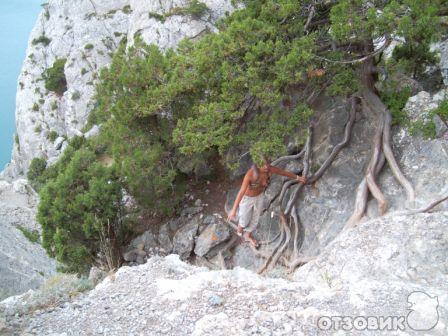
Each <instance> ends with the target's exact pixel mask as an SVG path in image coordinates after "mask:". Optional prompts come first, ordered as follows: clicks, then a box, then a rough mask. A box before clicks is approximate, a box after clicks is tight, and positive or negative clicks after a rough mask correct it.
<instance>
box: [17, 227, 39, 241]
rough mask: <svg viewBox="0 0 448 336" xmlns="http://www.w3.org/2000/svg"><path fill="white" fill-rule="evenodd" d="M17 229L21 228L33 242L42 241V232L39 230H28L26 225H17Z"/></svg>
mask: <svg viewBox="0 0 448 336" xmlns="http://www.w3.org/2000/svg"><path fill="white" fill-rule="evenodd" d="M17 229H19V230H20V231H21V232H22V233H23V235H24V236H25V237H26V238H27V239H28V240H29V241H30V242H32V243H39V241H40V234H39V231H37V230H28V229H27V228H26V227H23V226H21V225H18V226H17Z"/></svg>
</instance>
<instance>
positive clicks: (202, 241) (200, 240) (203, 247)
mask: <svg viewBox="0 0 448 336" xmlns="http://www.w3.org/2000/svg"><path fill="white" fill-rule="evenodd" d="M203 223H205V225H206V227H205V229H204V230H203V231H202V232H201V234H200V235H199V236H198V237H197V238H196V246H195V248H194V253H195V254H196V255H197V256H199V257H203V256H206V255H207V256H212V253H211V250H212V249H213V248H214V247H216V246H218V245H220V244H221V243H223V242H225V241H226V240H228V239H229V238H230V229H229V227H228V226H227V224H225V223H224V222H223V221H222V219H220V218H219V217H217V216H206V217H205V218H204V220H203Z"/></svg>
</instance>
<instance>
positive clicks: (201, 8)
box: [165, 0, 208, 19]
mask: <svg viewBox="0 0 448 336" xmlns="http://www.w3.org/2000/svg"><path fill="white" fill-rule="evenodd" d="M207 11H208V7H207V5H206V4H205V3H203V2H200V1H198V0H191V1H190V3H189V4H188V5H187V6H186V7H174V8H173V9H171V11H169V12H168V13H167V14H165V18H166V17H168V16H172V15H190V16H191V17H193V18H195V19H200V18H201V17H202V16H203V15H204V14H205V13H206V12H207Z"/></svg>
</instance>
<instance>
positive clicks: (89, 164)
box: [37, 148, 124, 273]
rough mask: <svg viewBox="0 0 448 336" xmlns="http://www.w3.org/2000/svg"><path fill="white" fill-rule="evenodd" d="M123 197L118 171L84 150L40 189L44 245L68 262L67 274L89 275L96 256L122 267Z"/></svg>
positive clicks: (38, 216)
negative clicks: (87, 273) (120, 247)
mask: <svg viewBox="0 0 448 336" xmlns="http://www.w3.org/2000/svg"><path fill="white" fill-rule="evenodd" d="M122 197H123V195H122V188H121V184H120V180H119V177H118V176H117V174H116V167H115V166H112V167H106V166H104V165H103V164H102V163H100V162H98V160H97V158H96V155H95V154H94V153H93V152H92V151H90V150H88V149H85V148H83V149H80V150H78V151H76V153H74V155H73V157H72V159H71V160H70V162H69V163H68V165H67V166H66V168H65V170H64V171H63V173H61V174H59V175H58V176H57V178H55V179H51V180H50V181H49V182H48V183H47V184H46V185H45V187H44V188H42V190H41V191H40V198H41V199H40V202H39V206H38V213H37V219H38V221H39V222H40V223H41V225H42V246H43V247H44V248H45V249H46V250H47V252H48V253H49V255H51V256H52V257H56V259H57V260H58V261H60V262H62V263H63V264H65V266H64V269H63V270H64V271H69V272H78V273H85V272H87V271H88V270H89V267H90V265H91V264H92V263H93V262H94V261H95V259H96V258H97V257H98V253H100V254H102V255H103V256H106V258H105V259H106V261H105V262H107V264H108V266H109V267H110V268H114V267H117V266H118V265H119V264H120V258H121V256H120V253H119V246H120V244H121V241H120V239H121V234H122V230H123V227H124V225H123V221H122V217H121V215H122V211H123V206H122Z"/></svg>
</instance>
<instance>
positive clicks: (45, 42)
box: [31, 35, 51, 46]
mask: <svg viewBox="0 0 448 336" xmlns="http://www.w3.org/2000/svg"><path fill="white" fill-rule="evenodd" d="M50 42H51V39H50V38H48V37H46V36H45V35H41V36H39V37H38V38H37V39H33V40H32V41H31V44H32V45H36V44H39V43H41V44H43V45H44V46H47V45H49V44H50Z"/></svg>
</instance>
